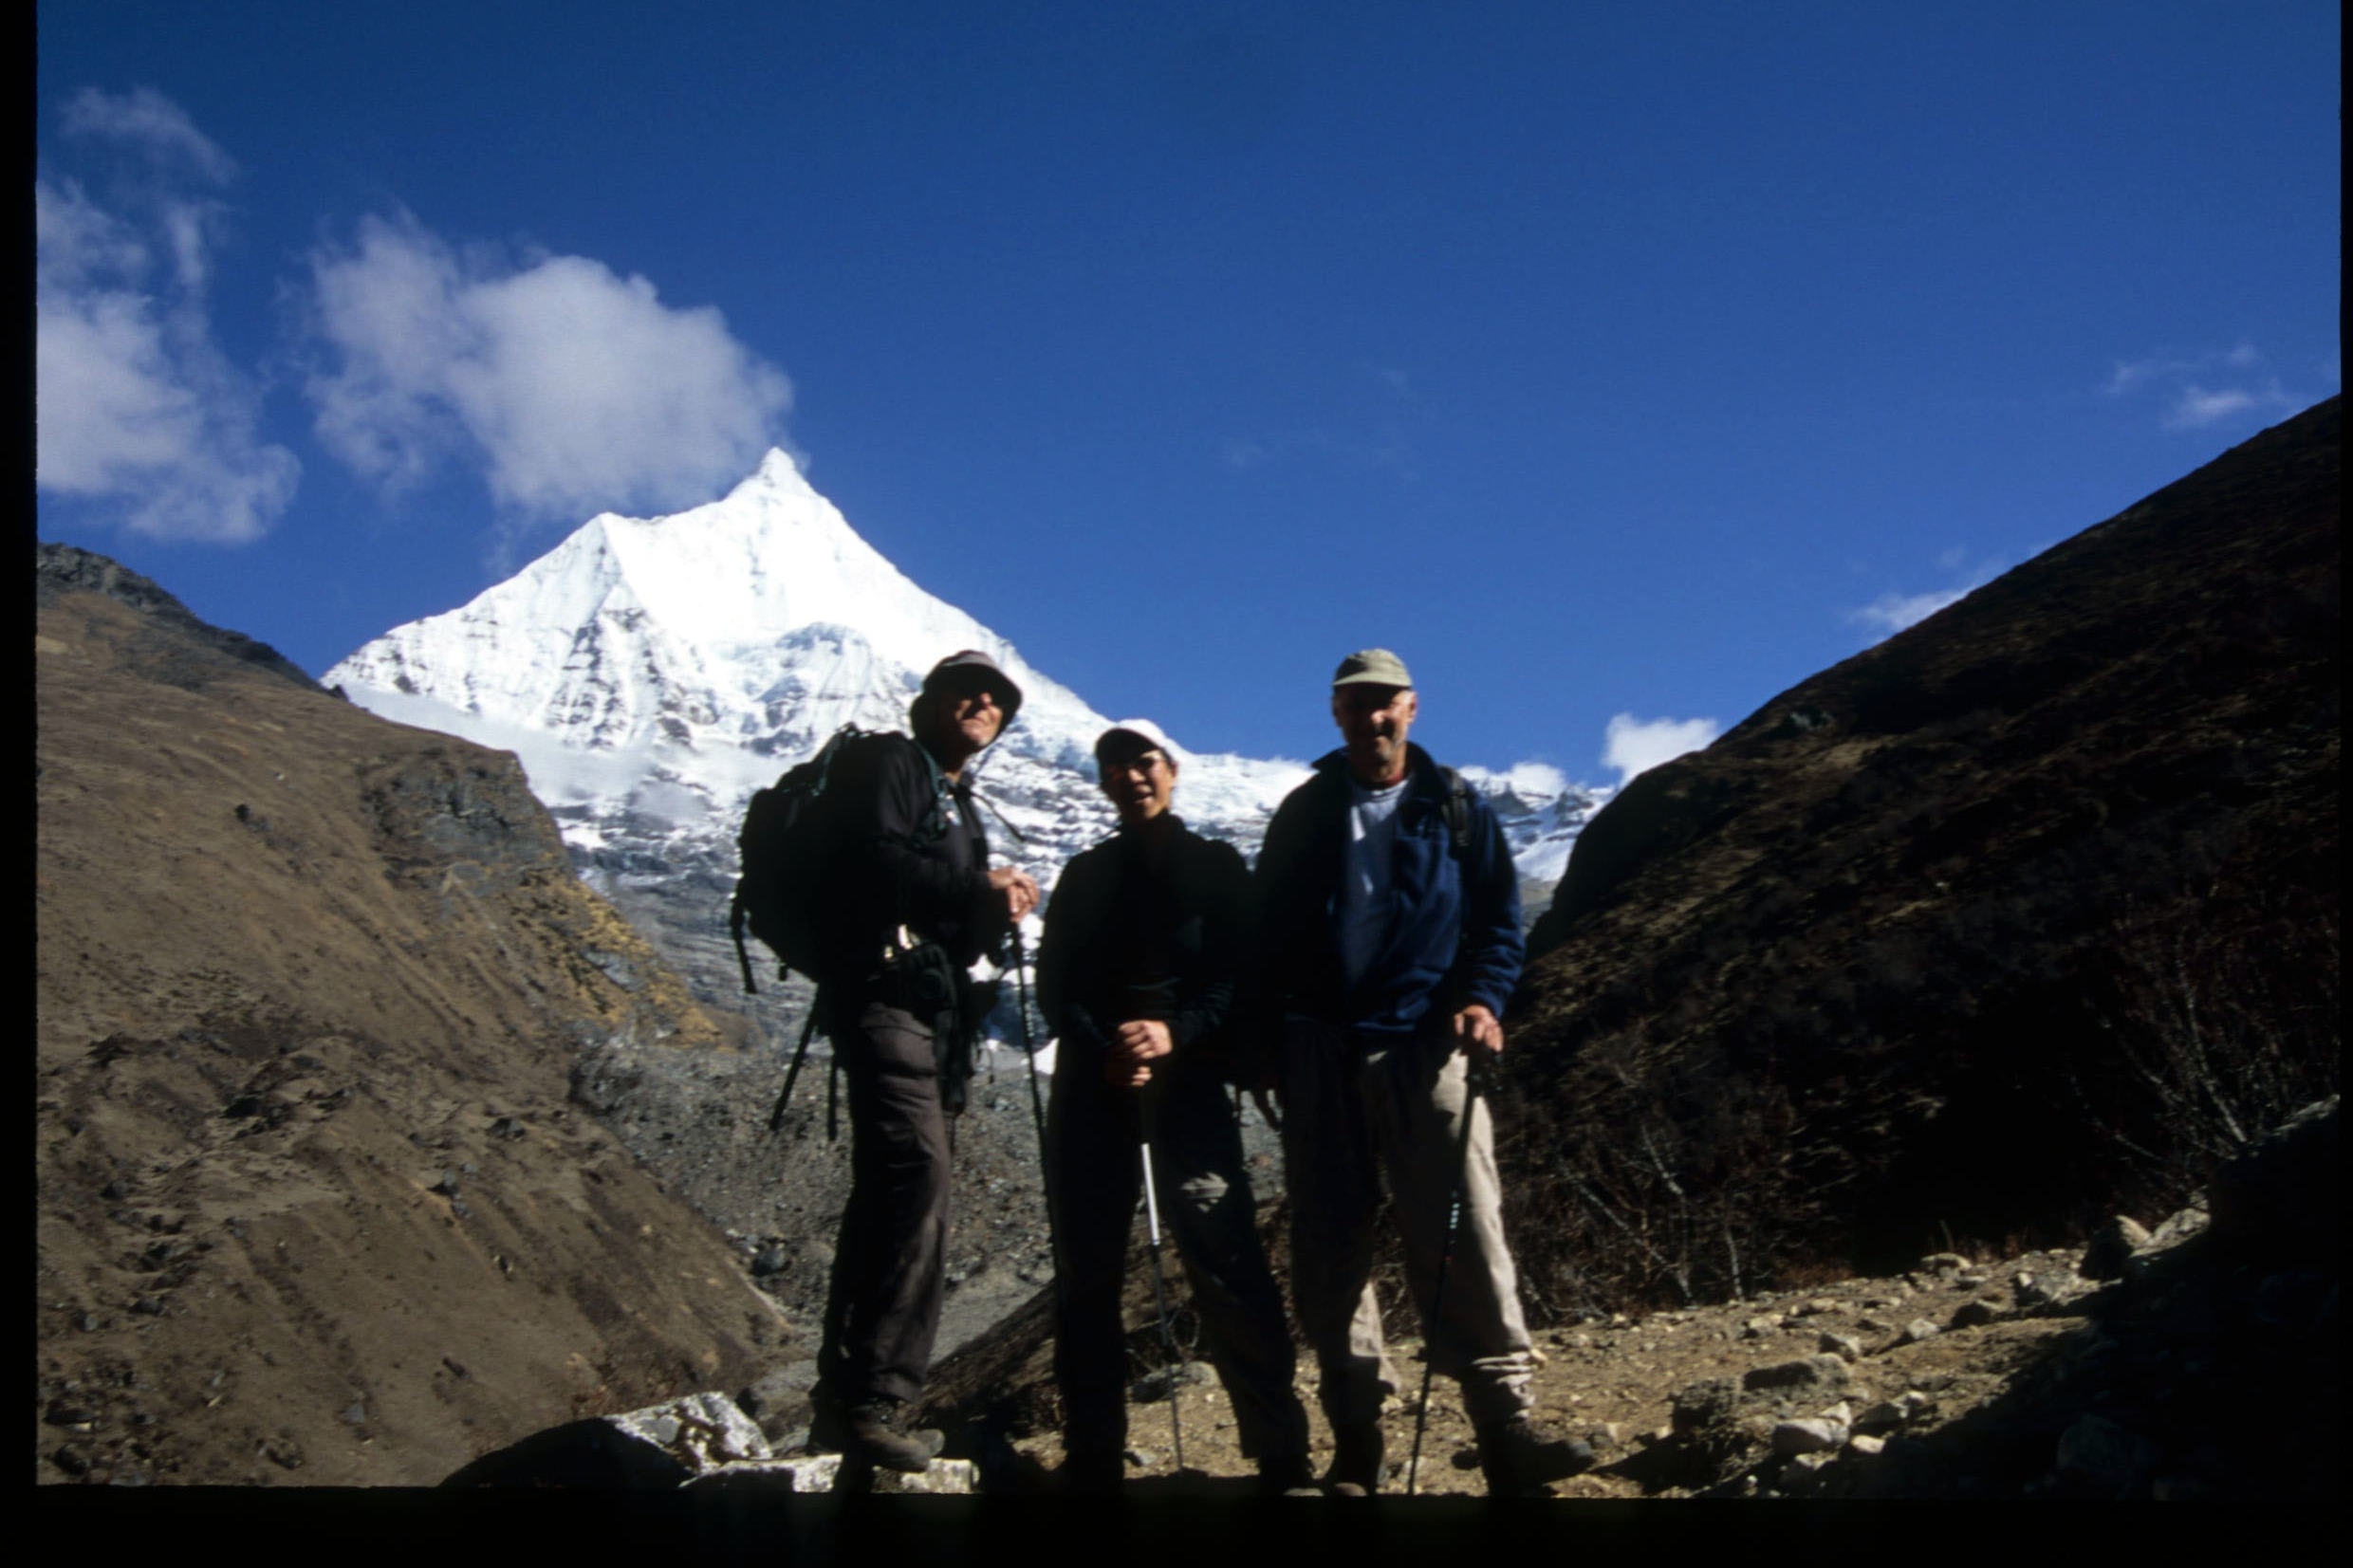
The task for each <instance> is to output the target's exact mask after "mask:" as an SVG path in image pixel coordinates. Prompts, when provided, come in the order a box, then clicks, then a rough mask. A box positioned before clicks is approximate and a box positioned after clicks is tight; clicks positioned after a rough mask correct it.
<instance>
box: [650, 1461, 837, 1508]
mask: <svg viewBox="0 0 2353 1568" xmlns="http://www.w3.org/2000/svg"><path fill="white" fill-rule="evenodd" d="M841 1473H842V1456H841V1455H840V1454H838V1453H821V1454H812V1455H810V1456H808V1457H807V1458H806V1459H753V1460H747V1461H745V1462H743V1463H742V1464H738V1465H721V1466H718V1467H715V1468H713V1469H709V1470H705V1471H704V1472H703V1473H702V1474H700V1475H693V1476H689V1477H687V1478H686V1480H685V1481H683V1482H681V1483H680V1485H685V1486H692V1487H694V1488H695V1493H696V1495H697V1496H703V1495H706V1494H709V1493H712V1492H716V1493H719V1494H721V1495H723V1496H743V1497H765V1496H769V1495H784V1494H789V1493H795V1492H829V1491H831V1490H833V1484H834V1481H835V1480H836V1479H837V1478H838V1477H839V1476H840V1475H841Z"/></svg>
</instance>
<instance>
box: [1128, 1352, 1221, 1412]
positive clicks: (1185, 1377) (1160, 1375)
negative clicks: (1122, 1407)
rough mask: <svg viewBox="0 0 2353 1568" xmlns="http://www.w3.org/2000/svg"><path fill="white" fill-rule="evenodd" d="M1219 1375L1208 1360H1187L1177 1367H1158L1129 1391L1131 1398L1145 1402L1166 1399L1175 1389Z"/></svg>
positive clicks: (1145, 1375) (1140, 1379) (1207, 1380)
mask: <svg viewBox="0 0 2353 1568" xmlns="http://www.w3.org/2000/svg"><path fill="white" fill-rule="evenodd" d="M1216 1375H1217V1369H1216V1368H1214V1367H1213V1366H1211V1365H1210V1364H1209V1363H1208V1362H1207V1361H1187V1362H1184V1363H1183V1364H1181V1365H1179V1366H1176V1367H1158V1368H1155V1369H1154V1370H1153V1371H1151V1372H1149V1373H1146V1374H1144V1375H1143V1376H1142V1377H1140V1378H1139V1379H1138V1380H1137V1382H1136V1385H1135V1387H1133V1388H1132V1389H1130V1390H1129V1391H1128V1395H1129V1397H1130V1398H1133V1399H1136V1400H1138V1401H1139V1402H1141V1403H1144V1404H1150V1403H1151V1402H1152V1401H1154V1400H1156V1399H1166V1398H1167V1397H1168V1396H1169V1393H1170V1391H1171V1390H1173V1389H1181V1388H1189V1387H1191V1386H1192V1385H1194V1384H1196V1383H1207V1382H1209V1381H1210V1380H1211V1379H1213V1378H1214V1377H1215V1376H1216Z"/></svg>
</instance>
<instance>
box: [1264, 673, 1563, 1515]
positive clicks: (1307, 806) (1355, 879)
mask: <svg viewBox="0 0 2353 1568" xmlns="http://www.w3.org/2000/svg"><path fill="white" fill-rule="evenodd" d="M1418 710H1419V698H1418V696H1417V693H1416V692H1415V691H1414V683H1413V677H1412V676H1411V675H1409V674H1408V673H1406V669H1405V665H1404V662H1403V661H1402V660H1401V659H1399V657H1398V656H1397V655H1395V654H1392V653H1390V652H1389V651H1388V650H1386V649H1381V648H1373V649H1367V650H1365V651H1364V652H1362V653H1358V654H1351V655H1348V656H1347V657H1346V658H1345V659H1343V660H1342V661H1341V664H1340V668H1339V670H1338V672H1337V673H1335V674H1334V675H1333V678H1332V717H1333V719H1334V721H1335V722H1336V723H1337V724H1338V725H1339V726H1340V733H1341V737H1342V741H1343V745H1342V747H1341V748H1340V749H1339V750H1336V751H1334V752H1332V753H1331V754H1329V755H1328V756H1326V757H1325V758H1323V759H1322V760H1321V761H1320V762H1318V763H1317V764H1316V771H1315V777H1314V778H1312V779H1310V780H1308V781H1307V782H1306V784H1301V785H1300V786H1299V787H1298V788H1297V789H1295V790H1293V791H1292V792H1291V793H1290V795H1289V796H1288V798H1287V799H1285V801H1284V802H1283V804H1282V806H1281V807H1280V808H1279V809H1278V810H1277V811H1276V812H1275V815H1274V821H1272V822H1271V823H1270V824H1269V827H1268V829H1267V839H1266V845H1265V847H1264V849H1263V850H1262V851H1261V852H1260V854H1259V858H1258V869H1257V873H1256V876H1255V881H1254V891H1255V894H1256V898H1257V905H1258V914H1259V922H1260V923H1259V928H1258V934H1259V942H1260V948H1259V952H1260V959H1261V968H1260V969H1259V971H1258V973H1257V974H1256V976H1255V977H1254V980H1253V984H1252V986H1251V999H1250V1004H1249V1010H1250V1014H1251V1024H1253V1025H1254V1026H1255V1028H1256V1030H1257V1032H1258V1034H1259V1036H1260V1038H1261V1039H1262V1040H1267V1039H1269V1037H1270V1038H1271V1041H1272V1042H1273V1043H1274V1044H1275V1047H1276V1049H1275V1061H1274V1063H1273V1078H1274V1081H1275V1084H1276V1086H1277V1087H1278V1089H1279V1091H1280V1093H1281V1095H1282V1098H1283V1143H1284V1163H1285V1179H1286V1182H1287V1185H1288V1190H1289V1196H1290V1204H1291V1217H1292V1218H1291V1290H1292V1296H1293V1299H1294V1301H1295V1303H1296V1305H1297V1308H1298V1311H1299V1316H1300V1319H1301V1326H1302V1327H1303V1328H1304V1329H1305V1330H1306V1337H1307V1342H1308V1344H1309V1346H1310V1347H1311V1348H1312V1349H1313V1351H1314V1353H1315V1356H1316V1358H1317V1360H1318V1362H1319V1363H1320V1365H1321V1369H1322V1386H1321V1390H1320V1393H1321V1397H1322V1400H1323V1404H1324V1412H1325V1416H1326V1417H1327V1418H1328V1419H1329V1421H1330V1423H1331V1427H1332V1435H1333V1442H1334V1446H1335V1449H1336V1451H1335V1454H1334V1457H1333V1465H1332V1470H1331V1474H1330V1476H1329V1478H1328V1479H1329V1481H1330V1483H1331V1485H1332V1486H1333V1489H1334V1490H1335V1491H1338V1492H1341V1493H1343V1494H1354V1493H1359V1492H1371V1491H1374V1490H1377V1489H1378V1488H1379V1485H1380V1479H1381V1474H1382V1469H1383V1465H1382V1460H1383V1434H1382V1431H1381V1425H1380V1410H1381V1402H1382V1401H1383V1399H1385V1398H1386V1397H1387V1396H1388V1395H1390V1394H1392V1393H1396V1392H1397V1389H1398V1380H1397V1375H1396V1373H1395V1371H1394V1370H1393V1368H1392V1367H1391V1365H1390V1362H1389V1358H1388V1355H1387V1353H1386V1351H1385V1349H1384V1348H1383V1346H1382V1343H1381V1334H1380V1302H1379V1301H1377V1300H1376V1298H1375V1295H1374V1291H1373V1287H1372V1282H1371V1271H1372V1255H1373V1221H1374V1217H1375V1214H1376V1213H1377V1211H1378V1209H1379V1207H1380V1174H1379V1173H1378V1172H1379V1171H1385V1172H1386V1174H1387V1177H1388V1183H1389V1189H1390V1194H1391V1197H1392V1199H1393V1201H1394V1204H1395V1208H1396V1212H1397V1217H1398V1223H1399V1228H1400V1230H1401V1232H1402V1236H1403V1240H1404V1244H1405V1256H1406V1278H1407V1285H1408V1288H1409V1289H1410V1290H1411V1291H1412V1293H1413V1295H1414V1299H1415V1301H1416V1302H1417V1304H1418V1305H1419V1307H1420V1310H1421V1313H1422V1316H1423V1319H1424V1326H1425V1329H1426V1331H1427V1340H1428V1345H1429V1354H1430V1356H1431V1357H1432V1362H1433V1365H1434V1366H1435V1367H1436V1370H1437V1371H1439V1372H1443V1373H1446V1374H1449V1375H1450V1376H1453V1377H1454V1378H1455V1379H1457V1380H1458V1381H1459V1382H1460V1383H1461V1385H1462V1402H1463V1409H1464V1411H1466V1413H1468V1414H1469V1416H1470V1417H1471V1420H1472V1423H1473V1429H1474V1430H1475V1431H1476V1432H1477V1435H1478V1447H1479V1458H1480V1462H1481V1466H1482V1467H1483V1468H1484V1469H1485V1471H1486V1475H1487V1485H1488V1490H1489V1491H1490V1493H1491V1494H1503V1495H1525V1494H1528V1493H1531V1492H1541V1491H1542V1489H1543V1486H1544V1483H1546V1482H1547V1481H1552V1480H1558V1479H1559V1478H1561V1477H1562V1476H1565V1475H1567V1474H1570V1473H1572V1472H1573V1471H1575V1470H1576V1469H1578V1468H1581V1467H1583V1466H1584V1464H1585V1463H1588V1462H1589V1460H1590V1457H1591V1454H1590V1450H1589V1449H1587V1448H1585V1447H1584V1445H1582V1444H1572V1443H1567V1442H1562V1441H1558V1440H1553V1439H1549V1438H1547V1436H1546V1435H1545V1434H1544V1433H1542V1432H1541V1431H1540V1430H1538V1429H1537V1428H1536V1427H1535V1426H1534V1425H1533V1424H1532V1423H1531V1422H1530V1421H1529V1414H1528V1412H1529V1407H1530V1405H1531V1403H1532V1397H1533V1395H1532V1390H1531V1384H1532V1382H1533V1379H1534V1374H1535V1370H1536V1358H1535V1355H1534V1352H1533V1349H1532V1347H1531V1345H1530V1343H1529V1337H1528V1327H1527V1323H1526V1321H1525V1319H1524V1317H1523V1315H1522V1312H1521V1309H1520V1300H1519V1286H1518V1281H1517V1278H1516V1276H1515V1275H1514V1273H1513V1271H1512V1265H1511V1254H1510V1248H1509V1247H1508V1246H1507V1245H1505V1242H1504V1234H1503V1216H1502V1191H1501V1188H1500V1186H1499V1185H1498V1182H1497V1179H1496V1171H1495V1156H1494V1146H1493V1137H1492V1129H1491V1123H1490V1121H1489V1119H1488V1116H1487V1109H1486V1107H1485V1105H1484V1104H1482V1103H1480V1102H1479V1101H1478V1100H1476V1099H1475V1098H1473V1096H1472V1095H1471V1093H1470V1065H1471V1061H1470V1053H1473V1052H1477V1053H1483V1054H1485V1055H1487V1056H1493V1055H1495V1054H1498V1053H1500V1052H1501V1051H1502V1050H1503V1048H1504V1034H1503V1024H1502V1023H1501V1019H1502V1015H1503V1012H1504V1008H1505V1005H1507V1004H1508V1003H1509V1002H1510V997H1511V989H1512V987H1513V986H1514V985H1516V984H1517V983H1518V980H1519V974H1520V965H1521V961H1522V958H1523V956H1524V953H1525V947H1524V944H1523V942H1522V939H1521V935H1520V897H1519V877H1518V873H1517V872H1516V871H1515V869H1514V868H1513V866H1512V863H1511V851H1510V845H1509V844H1508V843H1507V842H1506V841H1505V839H1504V834H1503V827H1502V824H1501V823H1500V822H1498V821H1496V819H1495V815H1494V813H1493V812H1492V811H1491V809H1489V807H1488V805H1487V804H1486V802H1484V801H1482V800H1480V799H1479V798H1478V797H1477V796H1476V794H1475V793H1473V791H1471V790H1470V789H1469V788H1468V787H1467V786H1464V785H1463V784H1461V782H1460V781H1459V780H1458V779H1457V778H1456V777H1455V776H1454V773H1453V771H1452V770H1451V769H1447V768H1441V767H1440V766H1437V765H1436V763H1434V762H1433V761H1431V759H1430V756H1429V754H1428V753H1427V752H1425V751H1423V750H1422V749H1421V747H1417V746H1414V745H1412V744H1411V743H1410V742H1409V741H1408V740H1407V739H1406V736H1407V733H1408V731H1409V730H1411V729H1412V728H1413V724H1414V719H1415V717H1416V715H1417V712H1418ZM1466 1116H1468V1119H1469V1125H1468V1126H1467V1127H1466V1126H1465V1117H1466ZM1377 1168H1378V1170H1377ZM1458 1182H1459V1183H1460V1185H1461V1191H1462V1215H1461V1222H1460V1227H1459V1231H1458V1234H1457V1236H1456V1239H1455V1245H1454V1261H1453V1263H1452V1264H1451V1265H1449V1267H1448V1269H1447V1274H1446V1289H1445V1293H1444V1298H1443V1300H1442V1301H1438V1302H1437V1303H1436V1320H1435V1321H1432V1320H1430V1316H1431V1311H1432V1301H1433V1297H1434V1296H1435V1295H1436V1284H1437V1275H1438V1261H1439V1259H1440V1257H1441V1256H1442V1255H1443V1254H1444V1252H1445V1249H1446V1240H1447V1218H1448V1211H1449V1209H1450V1208H1451V1207H1452V1204H1453V1201H1454V1193H1455V1189H1456V1184H1457V1183H1458Z"/></svg>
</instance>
